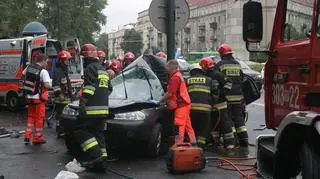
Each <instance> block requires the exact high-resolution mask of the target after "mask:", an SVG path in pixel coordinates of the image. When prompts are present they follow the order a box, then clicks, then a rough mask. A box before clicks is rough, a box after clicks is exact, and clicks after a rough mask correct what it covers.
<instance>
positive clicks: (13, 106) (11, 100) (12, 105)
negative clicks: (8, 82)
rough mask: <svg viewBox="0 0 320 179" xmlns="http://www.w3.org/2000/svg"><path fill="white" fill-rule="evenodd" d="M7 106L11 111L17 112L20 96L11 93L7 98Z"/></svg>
mask: <svg viewBox="0 0 320 179" xmlns="http://www.w3.org/2000/svg"><path fill="white" fill-rule="evenodd" d="M6 104H7V107H8V108H9V109H10V110H17V109H18V107H19V96H18V95H17V94H16V93H9V94H8V95H7V97H6Z"/></svg>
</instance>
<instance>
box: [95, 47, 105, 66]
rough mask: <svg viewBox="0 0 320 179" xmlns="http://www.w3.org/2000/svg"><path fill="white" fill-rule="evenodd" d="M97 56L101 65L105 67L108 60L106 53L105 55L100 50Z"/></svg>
mask: <svg viewBox="0 0 320 179" xmlns="http://www.w3.org/2000/svg"><path fill="white" fill-rule="evenodd" d="M97 55H98V58H99V60H100V62H101V64H102V65H104V64H105V60H106V53H104V51H102V50H99V51H98V52H97Z"/></svg>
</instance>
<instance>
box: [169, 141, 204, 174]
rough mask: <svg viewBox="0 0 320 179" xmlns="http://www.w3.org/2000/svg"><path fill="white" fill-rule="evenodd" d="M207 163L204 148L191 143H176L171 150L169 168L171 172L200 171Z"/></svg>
mask: <svg viewBox="0 0 320 179" xmlns="http://www.w3.org/2000/svg"><path fill="white" fill-rule="evenodd" d="M205 164H206V160H205V158H204V155H203V150H202V149H201V148H199V147H195V146H192V145H191V144H190V143H182V144H175V145H173V146H172V147H171V148H170V150H169V153H168V158H167V168H168V170H169V172H170V173H184V172H200V171H201V170H203V169H204V168H205Z"/></svg>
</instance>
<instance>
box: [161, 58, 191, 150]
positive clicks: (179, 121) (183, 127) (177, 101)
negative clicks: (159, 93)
mask: <svg viewBox="0 0 320 179" xmlns="http://www.w3.org/2000/svg"><path fill="white" fill-rule="evenodd" d="M178 66H179V64H178V62H177V60H170V61H169V62H168V64H167V68H168V72H169V82H168V87H167V92H166V93H165V94H164V96H163V97H162V98H161V100H160V103H162V102H167V105H168V108H169V109H170V110H174V125H175V127H176V131H175V132H176V133H178V134H177V135H176V137H175V143H176V144H180V143H183V142H184V135H185V131H186V132H187V134H188V137H189V142H190V143H191V144H192V145H197V142H196V138H195V134H194V131H193V128H192V125H191V120H190V110H191V101H190V97H189V94H188V89H187V86H186V83H185V81H184V79H183V76H182V74H181V73H180V72H179V71H178Z"/></svg>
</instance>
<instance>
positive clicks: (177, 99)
mask: <svg viewBox="0 0 320 179" xmlns="http://www.w3.org/2000/svg"><path fill="white" fill-rule="evenodd" d="M175 78H176V79H177V78H178V79H180V80H179V83H180V84H177V85H178V86H179V89H178V90H177V92H176V93H175V94H172V95H171V96H170V97H169V99H168V101H167V105H168V108H169V109H171V110H174V109H176V108H178V107H182V106H185V105H188V104H190V103H191V101H190V97H189V94H188V89H187V86H186V83H185V81H184V79H183V76H182V75H181V73H180V72H179V71H177V72H175V73H174V74H173V75H172V76H171V77H170V79H169V80H172V79H175ZM169 84H170V83H169Z"/></svg>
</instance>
